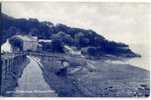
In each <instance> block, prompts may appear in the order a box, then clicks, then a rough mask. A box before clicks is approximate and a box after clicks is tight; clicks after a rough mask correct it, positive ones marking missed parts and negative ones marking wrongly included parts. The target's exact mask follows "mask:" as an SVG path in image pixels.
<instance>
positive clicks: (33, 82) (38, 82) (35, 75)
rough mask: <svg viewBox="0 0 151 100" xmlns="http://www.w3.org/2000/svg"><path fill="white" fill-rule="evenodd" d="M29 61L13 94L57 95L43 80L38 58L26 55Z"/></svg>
mask: <svg viewBox="0 0 151 100" xmlns="http://www.w3.org/2000/svg"><path fill="white" fill-rule="evenodd" d="M28 59H29V60H30V63H29V64H28V65H27V66H26V67H25V69H24V71H23V74H22V77H21V78H20V79H19V81H18V84H19V85H18V87H17V88H16V93H15V94H14V95H15V96H53V97H54V96H57V94H56V93H55V92H54V91H53V90H52V89H51V88H50V87H49V86H48V84H47V83H46V82H45V80H44V78H43V75H42V71H41V69H40V66H39V63H40V62H39V60H38V59H36V58H35V57H31V56H28Z"/></svg>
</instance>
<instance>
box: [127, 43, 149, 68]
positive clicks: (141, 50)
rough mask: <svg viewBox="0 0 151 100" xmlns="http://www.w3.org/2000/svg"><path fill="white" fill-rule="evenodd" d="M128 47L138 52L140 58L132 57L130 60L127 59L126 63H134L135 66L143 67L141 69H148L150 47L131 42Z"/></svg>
mask: <svg viewBox="0 0 151 100" xmlns="http://www.w3.org/2000/svg"><path fill="white" fill-rule="evenodd" d="M130 48H131V49H132V50H133V51H134V52H136V53H138V54H140V55H141V56H142V57H141V58H134V59H131V60H128V61H127V63H129V64H131V65H135V66H137V67H140V68H143V69H147V70H149V69H150V57H151V54H150V47H149V45H147V44H137V45H136V44H131V45H130Z"/></svg>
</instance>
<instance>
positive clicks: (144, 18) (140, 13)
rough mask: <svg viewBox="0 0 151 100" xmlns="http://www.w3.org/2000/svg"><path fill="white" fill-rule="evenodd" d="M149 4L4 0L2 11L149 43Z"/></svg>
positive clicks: (132, 41)
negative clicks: (13, 0) (10, 0)
mask: <svg viewBox="0 0 151 100" xmlns="http://www.w3.org/2000/svg"><path fill="white" fill-rule="evenodd" d="M150 11H151V5H150V4H146V3H92V2H91V3H80V2H49V3H48V2H37V3H34V2H29V3H28V2H12V3H9V2H4V3H2V12H3V13H5V14H8V15H10V16H13V17H15V18H37V19H39V20H40V21H50V22H53V23H55V24H56V23H62V24H66V25H68V26H71V27H79V28H85V29H92V30H94V31H96V32H97V33H98V34H100V35H103V36H104V37H106V38H107V39H110V40H114V41H120V42H124V43H127V44H132V43H133V44H147V45H148V44H149V34H150V32H151V30H150V28H149V27H150V24H151V20H150V17H151V13H150Z"/></svg>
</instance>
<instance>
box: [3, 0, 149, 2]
mask: <svg viewBox="0 0 151 100" xmlns="http://www.w3.org/2000/svg"><path fill="white" fill-rule="evenodd" d="M0 1H2V2H5V1H9V2H16V1H23V2H33V1H36V2H37V1H42V2H46V1H47V2H56V1H57V2H58V1H59V2H124V3H126V2H127V3H129V2H134V3H143V2H144V3H145V2H146V3H151V0H0Z"/></svg>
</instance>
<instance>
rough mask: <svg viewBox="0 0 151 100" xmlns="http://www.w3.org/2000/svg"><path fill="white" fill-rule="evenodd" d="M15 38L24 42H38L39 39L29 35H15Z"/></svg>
mask: <svg viewBox="0 0 151 100" xmlns="http://www.w3.org/2000/svg"><path fill="white" fill-rule="evenodd" d="M13 38H19V39H21V40H23V41H37V37H35V36H29V35H15V36H13Z"/></svg>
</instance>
